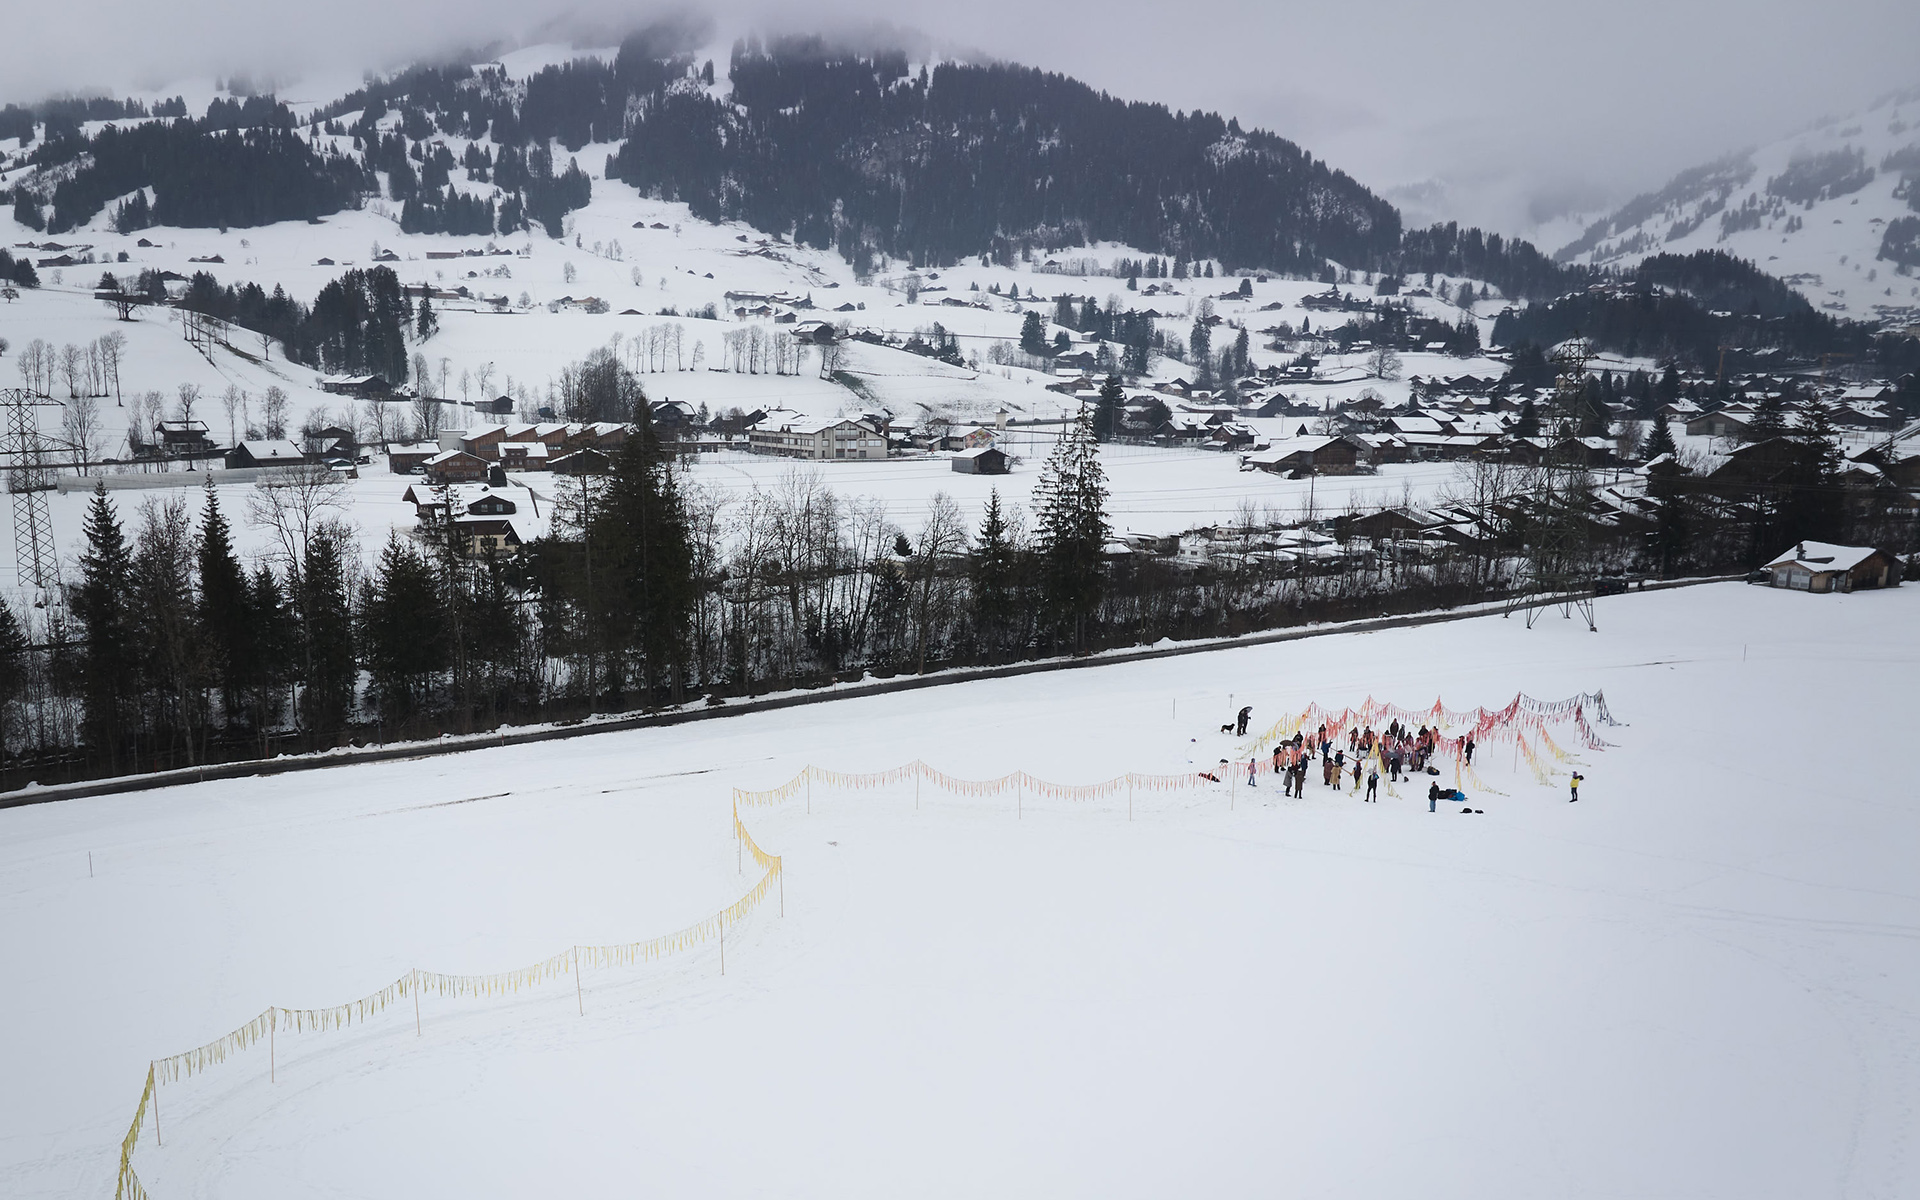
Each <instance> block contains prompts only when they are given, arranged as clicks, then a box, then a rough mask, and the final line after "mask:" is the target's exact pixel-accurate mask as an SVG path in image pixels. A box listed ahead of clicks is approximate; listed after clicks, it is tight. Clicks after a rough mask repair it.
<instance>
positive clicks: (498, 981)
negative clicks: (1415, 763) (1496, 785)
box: [114, 692, 1618, 1200]
mask: <svg viewBox="0 0 1920 1200" xmlns="http://www.w3.org/2000/svg"><path fill="white" fill-rule="evenodd" d="M1589 713H1591V714H1592V718H1593V720H1595V721H1598V722H1599V723H1601V724H1604V725H1615V724H1618V722H1617V721H1615V720H1614V719H1613V716H1612V714H1611V713H1610V712H1609V711H1608V709H1607V704H1606V697H1605V696H1604V695H1603V694H1602V693H1600V692H1591V693H1582V694H1580V695H1578V696H1571V697H1568V698H1567V699H1565V700H1557V701H1550V702H1548V701H1540V700H1535V699H1533V698H1532V697H1529V696H1526V695H1524V694H1522V695H1516V696H1515V697H1514V698H1513V700H1512V701H1511V702H1509V703H1508V704H1507V705H1505V706H1504V707H1502V708H1499V709H1492V710H1489V709H1486V708H1472V709H1449V708H1447V707H1446V706H1445V704H1444V703H1442V702H1441V701H1440V700H1438V699H1436V700H1435V701H1434V702H1433V705H1432V706H1431V707H1430V708H1425V709H1406V708H1401V707H1399V706H1397V705H1392V704H1386V703H1382V702H1379V701H1376V700H1374V699H1373V698H1372V697H1371V696H1369V697H1368V698H1367V699H1366V700H1365V701H1363V702H1362V703H1361V705H1360V706H1359V707H1358V708H1351V707H1349V708H1342V709H1339V710H1333V709H1328V708H1324V707H1322V706H1321V705H1319V704H1317V703H1315V704H1310V705H1308V706H1307V707H1306V708H1304V709H1302V710H1301V711H1299V712H1297V713H1292V714H1289V715H1288V716H1285V717H1282V718H1281V719H1280V720H1279V721H1277V722H1275V723H1274V724H1273V725H1272V726H1270V727H1268V728H1267V729H1266V730H1265V731H1263V732H1262V733H1260V734H1259V735H1257V736H1256V737H1255V738H1254V739H1253V742H1252V744H1253V746H1254V747H1255V748H1256V752H1255V753H1253V754H1251V755H1249V756H1248V757H1245V758H1237V759H1233V760H1228V761H1229V763H1230V767H1229V769H1230V770H1232V771H1237V770H1240V769H1242V768H1245V769H1247V770H1249V771H1251V772H1253V773H1256V774H1257V773H1259V772H1261V771H1262V770H1267V771H1270V770H1271V767H1270V766H1268V765H1267V760H1266V756H1265V755H1261V754H1259V753H1257V748H1258V747H1259V746H1260V745H1261V744H1263V743H1267V744H1270V743H1277V742H1280V741H1284V740H1286V739H1289V738H1291V737H1292V736H1293V735H1294V734H1295V733H1298V732H1304V731H1306V730H1308V729H1313V730H1314V732H1315V733H1316V734H1318V733H1319V730H1320V728H1322V727H1324V729H1325V731H1326V736H1327V737H1328V738H1329V739H1331V740H1338V735H1339V734H1342V733H1345V732H1346V731H1347V730H1348V729H1360V728H1374V727H1375V726H1376V725H1378V724H1379V723H1380V722H1381V721H1383V720H1398V721H1401V722H1402V723H1405V722H1407V721H1412V720H1418V721H1421V722H1422V723H1423V724H1427V723H1431V728H1433V729H1434V730H1435V731H1436V733H1437V731H1439V730H1442V729H1448V728H1452V729H1463V730H1464V732H1461V733H1455V734H1448V735H1445V736H1436V738H1435V741H1434V746H1435V750H1436V751H1437V752H1441V753H1446V754H1448V755H1449V756H1450V757H1451V758H1452V759H1453V762H1454V778H1455V782H1456V784H1457V783H1459V782H1460V781H1462V780H1466V781H1470V782H1472V783H1473V784H1474V786H1476V787H1478V788H1481V789H1483V790H1485V791H1488V792H1494V791H1495V789H1493V788H1491V787H1489V786H1488V785H1487V784H1486V782H1485V781H1484V780H1483V779H1482V778H1481V777H1480V776H1479V774H1478V773H1477V772H1475V771H1474V770H1473V767H1472V765H1471V764H1470V763H1469V762H1467V761H1466V756H1465V753H1464V747H1465V745H1466V743H1467V742H1468V740H1469V739H1470V738H1471V739H1472V740H1474V741H1475V742H1479V741H1483V740H1485V739H1486V738H1487V737H1489V736H1497V737H1509V738H1511V739H1512V740H1513V743H1514V753H1515V758H1516V761H1517V760H1519V759H1524V760H1525V761H1526V763H1527V766H1528V769H1529V770H1530V771H1531V773H1532V774H1533V776H1534V778H1535V779H1536V780H1538V781H1539V782H1541V783H1547V782H1549V781H1550V778H1551V767H1549V766H1548V765H1547V764H1546V762H1545V759H1552V760H1554V761H1556V762H1562V763H1564V762H1569V761H1572V760H1573V756H1572V755H1571V754H1570V753H1568V752H1567V751H1566V750H1564V749H1562V748H1561V747H1560V746H1559V745H1558V744H1557V743H1556V742H1555V741H1554V740H1553V738H1552V736H1551V735H1550V734H1549V733H1548V732H1547V727H1548V726H1549V725H1552V724H1563V723H1572V724H1573V725H1574V726H1575V727H1576V728H1577V729H1578V730H1579V732H1580V734H1581V738H1582V740H1583V742H1584V743H1585V745H1586V746H1587V747H1588V748H1589V749H1596V750H1597V749H1602V748H1605V747H1606V746H1607V745H1608V744H1609V743H1607V742H1604V741H1602V740H1600V738H1599V737H1598V736H1596V735H1595V734H1594V732H1593V729H1592V725H1591V724H1590V723H1589V721H1588V714H1589ZM1379 753H1380V746H1379V743H1377V742H1376V744H1375V750H1374V754H1375V755H1376V756H1377V755H1378V754H1379ZM1376 762H1377V757H1376ZM909 781H911V782H913V783H914V785H915V788H916V795H917V794H918V788H919V787H920V786H922V785H927V784H930V785H932V786H933V787H936V788H938V789H940V790H942V791H945V792H948V793H950V794H952V795H956V796H966V797H975V798H978V797H986V796H1003V795H1006V794H1007V793H1008V792H1013V793H1015V794H1016V795H1018V796H1019V797H1021V799H1022V801H1023V802H1024V799H1025V797H1026V796H1028V795H1032V796H1034V797H1036V798H1046V799H1055V800H1068V801H1092V800H1100V799H1107V798H1111V797H1115V796H1119V795H1122V794H1125V795H1126V796H1127V797H1128V812H1129V815H1131V812H1132V797H1133V795H1134V794H1135V793H1136V792H1141V793H1147V794H1161V795H1164V794H1167V793H1171V792H1177V791H1184V790H1190V789H1193V788H1196V787H1202V786H1205V785H1208V784H1216V785H1217V784H1219V783H1221V782H1223V780H1221V779H1220V777H1218V776H1215V775H1213V774H1211V773H1208V772H1201V771H1188V772H1180V773H1174V774H1146V773H1141V772H1134V771H1129V772H1127V773H1125V774H1123V775H1116V776H1114V777H1113V778H1111V779H1106V780H1101V781H1098V782H1095V783H1087V784H1064V783H1057V782H1054V781H1051V780H1046V779H1041V778H1040V777H1038V776H1036V775H1032V774H1029V773H1028V772H1026V771H1024V770H1015V771H1010V772H1008V773H1007V774H1005V775H1000V776H996V777H993V778H989V779H964V778H961V777H960V776H957V775H951V774H949V773H947V772H945V771H941V770H939V769H937V768H935V767H931V766H929V765H927V764H926V763H924V762H922V761H920V760H918V759H915V760H914V761H913V762H910V763H906V764H904V765H902V766H898V767H892V768H889V769H887V770H882V771H870V772H851V771H835V770H829V769H826V768H822V767H816V766H813V765H812V764H808V765H807V766H806V767H804V768H802V770H801V771H800V772H799V773H798V774H796V775H795V776H794V777H793V778H791V779H789V780H787V781H786V782H785V783H781V784H777V785H775V786H774V787H771V788H766V789H760V790H754V789H747V788H738V787H736V788H734V789H733V813H732V822H733V835H734V837H735V838H736V839H737V841H738V842H739V844H740V846H741V848H742V849H743V850H745V851H746V852H747V853H748V854H750V855H751V856H752V858H753V861H754V864H755V865H756V866H757V867H759V868H760V870H761V872H762V874H761V875H760V877H759V879H758V880H757V881H756V882H755V883H754V884H753V886H752V887H750V888H748V889H747V891H746V892H745V893H743V894H742V895H741V896H740V898H739V899H737V900H735V901H734V902H733V903H732V904H730V905H728V906H727V907H726V908H723V909H721V910H720V911H719V912H717V913H714V914H713V915H712V916H709V917H706V918H704V919H702V920H700V921H696V922H694V923H693V924H692V925H688V926H686V927H685V928H683V929H678V930H675V931H674V932H672V933H668V934H664V935H661V936H659V937H654V938H649V939H646V940H644V941H637V942H618V943H613V944H610V945H597V946H581V945H576V946H569V947H568V948H567V949H565V950H562V951H560V952H558V953H557V954H553V955H549V956H548V957H547V958H544V959H542V960H540V961H539V962H536V963H533V964H530V965H528V966H524V967H519V968H515V969H513V970H509V971H501V972H494V973H491V974H482V975H453V974H444V973H441V972H437V971H422V970H420V969H418V968H415V969H413V970H410V971H408V972H407V973H406V974H405V975H402V976H400V977H399V978H398V979H395V980H394V981H393V982H392V983H389V984H387V985H386V986H385V987H383V988H381V989H379V990H378V991H375V992H372V993H370V994H368V995H366V996H362V997H360V998H359V999H356V1000H350V1001H348V1002H346V1003H344V1004H336V1005H331V1006H328V1007H324V1008H282V1007H279V1006H277V1005H275V1006H271V1007H268V1008H267V1009H265V1010H263V1011H262V1012H261V1013H260V1014H259V1015H258V1016H256V1017H254V1018H253V1019H252V1020H250V1021H247V1022H246V1023H245V1024H243V1025H241V1026H240V1027H239V1028H237V1029H234V1030H232V1031H230V1032H228V1033H226V1034H223V1035H221V1036H220V1037H218V1038H215V1039H214V1040H212V1041H210V1042H207V1043H205V1044H204V1045H200V1046H196V1047H194V1048H193V1049H191V1050H186V1051H183V1052H181V1053H179V1054H174V1055H169V1056H167V1057H165V1058H157V1059H154V1060H153V1061H151V1062H150V1063H148V1064H147V1077H146V1083H145V1086H144V1087H143V1088H142V1090H141V1093H140V1102H139V1104H138V1105H137V1106H136V1107H135V1109H134V1115H133V1122H132V1124H131V1125H130V1127H129V1128H128V1130H127V1134H126V1136H125V1137H124V1138H123V1139H122V1140H121V1143H120V1165H119V1171H118V1174H117V1176H116V1182H115V1186H114V1196H115V1200H149V1198H148V1193H147V1190H146V1188H145V1187H144V1185H142V1183H141V1182H140V1178H139V1176H138V1175H137V1174H136V1173H135V1171H134V1167H133V1153H134V1150H135V1148H136V1147H137V1145H138V1144H139V1140H140V1134H141V1131H142V1129H143V1128H144V1127H145V1124H146V1122H147V1120H148V1118H149V1115H150V1114H151V1116H152V1118H153V1120H154V1124H155V1137H156V1138H158V1136H159V1123H158V1102H159V1087H160V1085H161V1084H163V1083H173V1082H178V1081H179V1080H181V1079H183V1078H189V1077H191V1076H193V1075H196V1074H199V1073H201V1072H203V1071H207V1070H210V1069H211V1068H213V1067H215V1066H218V1065H220V1064H222V1063H224V1062H226V1061H227V1060H228V1059H229V1058H230V1057H233V1056H236V1055H238V1054H241V1053H243V1052H245V1051H246V1050H248V1049H251V1048H252V1047H254V1046H257V1045H258V1044H259V1043H260V1042H261V1041H263V1040H265V1041H269V1042H271V1040H272V1039H273V1037H274V1035H275V1034H276V1033H277V1031H278V1030H279V1029H281V1028H286V1029H287V1030H289V1031H290V1032H322V1031H331V1030H336V1029H346V1028H349V1027H351V1026H354V1025H358V1024H363V1023H365V1022H366V1021H368V1020H371V1019H372V1018H373V1017H376V1016H378V1015H380V1014H381V1013H382V1012H384V1011H386V1009H387V1008H388V1006H390V1005H392V1004H396V1003H398V1002H400V1001H402V1000H406V999H409V998H411V999H413V1000H414V1001H415V1004H416V1006H417V1005H418V1002H419V998H420V997H421V996H423V995H427V994H431V995H434V996H436V997H494V996H505V995H510V994H517V993H518V992H520V991H522V990H525V989H531V988H534V987H538V986H541V985H542V984H546V983H550V982H553V981H555V980H557V979H559V978H560V977H563V976H567V975H572V976H573V978H574V980H575V985H576V987H577V986H578V979H579V971H580V969H581V966H582V959H583V958H584V959H585V960H586V965H590V966H593V967H595V968H599V969H605V968H611V967H617V966H632V965H634V964H636V963H644V962H652V961H654V960H656V959H661V958H665V957H666V956H668V955H670V954H675V953H679V952H682V951H685V950H689V949H692V948H694V947H696V946H699V945H702V944H704V943H706V942H708V941H712V940H715V939H719V940H720V942H721V945H722V946H723V947H724V945H725V941H724V938H725V933H726V930H727V927H728V926H730V925H734V924H738V923H739V922H740V921H742V920H745V919H746V917H747V916H748V915H750V914H751V913H752V912H753V910H754V909H755V908H757V907H758V906H759V905H760V904H761V903H762V902H763V901H764V900H765V899H766V897H767V894H768V893H769V892H770V891H772V890H774V889H775V888H782V891H783V899H782V909H783V911H784V875H785V864H784V862H783V860H782V858H781V856H779V855H777V854H769V853H768V852H767V851H765V850H763V849H762V848H761V847H760V844H759V843H758V842H757V841H755V840H754V837H753V834H752V832H751V831H750V830H749V829H748V828H747V826H746V824H745V823H744V822H743V821H742V820H741V819H740V809H741V808H742V807H743V806H745V807H748V808H759V807H767V806H771V805H775V804H780V803H783V802H786V801H790V800H792V799H794V798H795V797H797V796H801V795H803V794H804V795H805V796H806V797H807V803H808V807H809V809H810V808H811V806H812V788H813V785H814V784H815V783H816V782H817V783H819V784H821V785H822V786H825V787H834V788H842V789H847V790H863V791H864V790H871V789H875V788H882V787H890V786H894V785H897V784H902V783H906V782H909ZM1356 788H1357V784H1356ZM1388 793H1389V794H1390V795H1396V796H1397V795H1398V793H1397V792H1395V791H1394V790H1393V789H1392V787H1391V786H1389V787H1388ZM1497 794H1504V793H1497ZM416 1013H417V1007H416ZM417 1020H418V1017H417V1015H416V1021H417Z"/></svg>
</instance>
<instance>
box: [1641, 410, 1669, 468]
mask: <svg viewBox="0 0 1920 1200" xmlns="http://www.w3.org/2000/svg"><path fill="white" fill-rule="evenodd" d="M1673 452H1674V444H1673V430H1672V429H1670V428H1668V427H1667V414H1666V413H1665V412H1655V413H1654V414H1653V428H1652V429H1651V430H1649V431H1648V433H1647V444H1646V447H1645V453H1646V456H1647V457H1648V458H1649V459H1654V458H1659V457H1660V456H1661V455H1662V454H1672V453H1673Z"/></svg>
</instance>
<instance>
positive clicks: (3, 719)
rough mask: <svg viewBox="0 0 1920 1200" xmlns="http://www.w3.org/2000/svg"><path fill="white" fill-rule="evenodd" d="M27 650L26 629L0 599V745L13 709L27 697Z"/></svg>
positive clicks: (29, 648) (7, 605)
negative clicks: (21, 626)
mask: <svg viewBox="0 0 1920 1200" xmlns="http://www.w3.org/2000/svg"><path fill="white" fill-rule="evenodd" d="M30 653H32V648H31V646H30V645H29V644H28V642H27V634H26V631H25V630H24V629H22V628H20V621H19V619H18V618H17V617H15V616H14V615H13V606H12V605H10V604H8V603H7V602H6V601H4V600H0V746H4V745H6V744H7V734H8V732H9V731H10V730H11V729H12V727H13V723H12V716H13V710H14V708H15V707H16V706H17V705H18V704H19V703H20V701H21V700H23V699H25V697H26V691H27V678H28V674H27V672H28V666H29V664H28V662H27V655H28V654H30Z"/></svg>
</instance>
